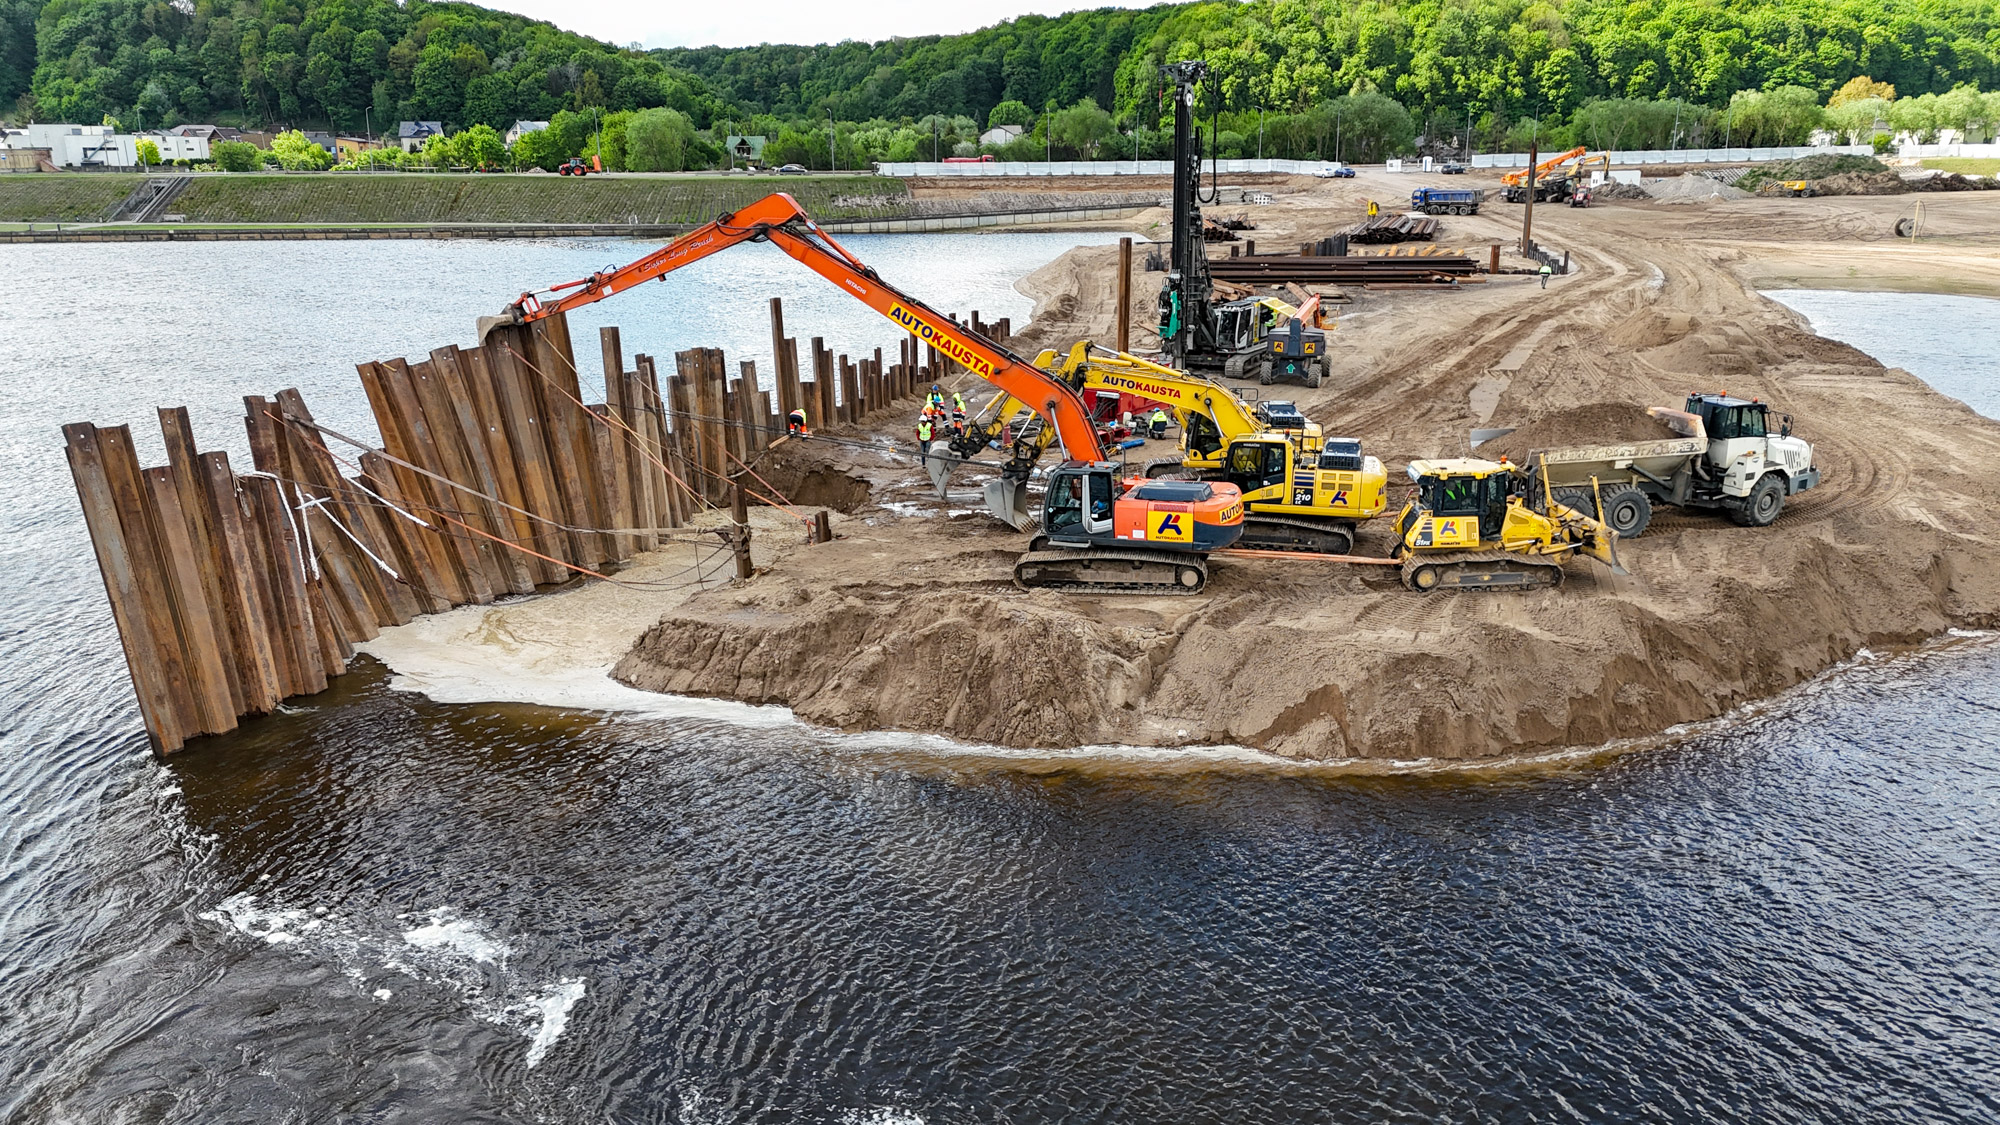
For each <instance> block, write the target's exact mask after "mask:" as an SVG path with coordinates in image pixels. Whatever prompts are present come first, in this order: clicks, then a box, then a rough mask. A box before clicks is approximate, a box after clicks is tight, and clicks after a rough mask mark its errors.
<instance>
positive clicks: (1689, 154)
mask: <svg viewBox="0 0 2000 1125" xmlns="http://www.w3.org/2000/svg"><path fill="white" fill-rule="evenodd" d="M1931 147H1934V148H1936V147H1953V148H1981V147H1988V146H1982V145H1952V146H1937V145H1933V146H1931ZM1874 151H1875V150H1874V149H1872V148H1870V147H1869V146H1867V145H1820V146H1818V147H1813V146H1810V145H1799V146H1796V147H1792V148H1676V149H1640V150H1633V151H1624V152H1620V151H1613V152H1612V153H1610V154H1609V155H1610V157H1611V163H1613V164H1642V165H1643V164H1756V163H1761V162H1763V161H1766V160H1797V159H1798V158H1799V157H1801V156H1811V155H1813V154H1814V153H1831V152H1837V153H1846V154H1848V155H1850V156H1867V155H1870V154H1871V153H1873V152H1874ZM1554 155H1555V153H1552V152H1546V153H1542V154H1541V159H1543V160H1547V159H1548V158H1550V157H1551V156H1554ZM1593 155H1594V154H1593ZM1472 166H1473V167H1474V168H1526V167H1527V166H1528V154H1527V153H1525V152H1491V153H1481V154H1480V155H1478V156H1475V157H1473V158H1472Z"/></svg>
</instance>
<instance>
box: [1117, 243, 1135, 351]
mask: <svg viewBox="0 0 2000 1125" xmlns="http://www.w3.org/2000/svg"><path fill="white" fill-rule="evenodd" d="M1118 350H1119V351H1121V352H1129V351H1131V350H1132V239H1131V238H1129V237H1126V238H1121V239H1119V240H1118Z"/></svg>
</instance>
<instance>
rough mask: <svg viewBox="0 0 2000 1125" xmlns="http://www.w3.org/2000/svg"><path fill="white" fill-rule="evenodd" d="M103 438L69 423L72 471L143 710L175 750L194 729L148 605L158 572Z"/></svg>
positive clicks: (150, 731)
mask: <svg viewBox="0 0 2000 1125" xmlns="http://www.w3.org/2000/svg"><path fill="white" fill-rule="evenodd" d="M99 438H100V435H99V432H98V429H97V427H96V426H93V425H91V424H90V423H88V422H77V423H73V424H71V425H67V426H64V427H63V444H64V451H65V452H66V453H67V454H68V456H69V468H70V475H71V476H72V477H74V478H75V480H76V495H77V500H78V501H79V502H81V504H82V506H83V519H84V523H85V525H86V526H88V527H89V529H90V543H91V547H92V548H93V549H94V550H95V551H96V552H97V569H98V573H99V574H101V575H102V576H103V578H104V593H105V597H106V598H107V599H108V600H109V601H110V602H111V617H112V620H113V621H115V622H116V623H117V626H118V642H119V644H120V645H121V646H123V648H124V650H125V667H126V670H127V671H128V672H129V673H130V674H131V677H132V691H133V693H134V694H135V695H136V696H137V697H138V701H139V715H140V717H141V718H142V719H144V720H145V724H146V734H147V736H148V737H149V738H150V739H151V740H152V743H153V752H154V753H156V754H171V753H172V752H174V751H175V750H178V749H180V748H181V745H182V744H183V743H184V742H186V740H187V735H188V733H189V731H188V728H187V726H186V725H184V723H183V720H182V718H181V714H180V708H179V704H178V701H177V700H176V699H175V692H176V688H175V684H174V682H173V679H172V677H171V676H170V675H169V674H168V665H167V638H165V637H163V636H161V630H160V629H159V627H158V625H157V624H156V622H155V615H154V614H153V613H152V612H150V611H149V609H148V605H147V601H148V597H147V594H148V587H149V586H150V585H151V583H152V578H150V577H149V576H148V575H146V574H145V573H144V572H143V570H142V567H144V566H145V565H146V563H145V560H144V558H143V556H142V555H141V553H140V552H138V551H135V550H134V544H133V543H132V542H131V539H130V537H128V536H127V535H126V534H125V528H124V524H123V522H122V521H121V520H120V519H119V513H118V507H119V506H118V501H117V498H116V496H115V495H114V494H113V491H112V488H111V482H110V479H109V476H108V474H107V473H106V471H105V466H104V457H103V450H102V446H101V443H100V440H99Z"/></svg>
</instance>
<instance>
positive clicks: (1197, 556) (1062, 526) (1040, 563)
mask: <svg viewBox="0 0 2000 1125" xmlns="http://www.w3.org/2000/svg"><path fill="white" fill-rule="evenodd" d="M742 242H768V243H770V244H771V245H773V246H776V247H777V248H778V249H780V250H783V251H784V252H785V253H787V254H789V255H791V256H792V257H793V258H796V259H797V260H798V261H800V262H801V263H803V264H804V265H805V266H806V268H808V269H810V270H812V271H813V272H814V273H817V274H819V275H820V276H821V277H823V278H825V279H826V280H828V281H830V282H832V283H833V284H834V285H835V286H837V287H839V288H840V289H841V290H842V291H843V292H846V293H847V294H849V295H850V296H853V297H855V298H856V299H858V300H860V301H861V302H862V303H863V304H865V305H867V306H868V307H869V308H871V309H874V310H875V311H876V312H878V313H881V314H882V315H883V316H886V317H888V318H889V319H890V320H892V321H894V322H895V323H896V324H897V325H898V326H899V327H901V328H902V329H903V330H904V331H906V332H908V333H910V334H911V335H912V336H915V337H916V338H917V339H919V340H922V341H923V342H925V343H927V344H930V345H931V346H933V347H935V348H936V349H937V350H938V351H940V352H943V353H944V354H945V355H948V356H950V357H951V358H952V359H954V360H956V361H957V362H958V363H960V364H962V365H963V366H964V367H965V368H966V369H967V370H968V371H971V372H973V373H974V374H976V375H978V376H979V377H980V378H982V379H985V380H986V381H987V382H989V383H991V384H993V385H994V386H995V387H998V388H999V389H1000V390H1002V391H1005V392H1006V393H1007V394H1009V395H1011V396H1013V397H1014V398H1015V399H1016V400H1018V401H1020V402H1021V403H1023V404H1025V405H1026V406H1028V407H1029V408H1030V409H1032V410H1034V411H1035V412H1036V413H1037V414H1040V415H1041V416H1042V418H1043V420H1044V421H1045V422H1047V423H1048V424H1049V425H1050V426H1052V427H1054V429H1055V431H1056V436H1057V438H1058V439H1059V440H1060V441H1061V442H1062V444H1063V450H1064V454H1065V460H1064V461H1063V463H1062V464H1061V465H1059V466H1057V467H1056V468H1054V469H1053V470H1051V471H1050V472H1049V474H1048V481H1047V487H1046V490H1045V492H1044V494H1043V503H1042V516H1041V531H1040V532H1039V533H1038V534H1037V535H1035V537H1034V539H1033V541H1032V542H1031V544H1030V546H1029V550H1028V553H1027V554H1025V555H1022V556H1021V558H1020V559H1019V561H1017V562H1016V563H1015V565H1014V581H1015V582H1016V583H1018V584H1019V585H1021V586H1023V587H1027V588H1035V589H1038V588H1053V589H1068V590H1081V591H1087V592H1113V593H1115V592H1131V593H1184V594H1192V593H1195V592H1197V591H1199V590H1200V589H1201V588H1202V586H1203V585H1204V584H1206V582H1207V581H1208V562H1207V555H1208V553H1209V552H1210V551H1216V550H1220V549H1222V548H1224V547H1228V546H1230V545H1232V544H1233V543H1235V542H1236V540H1237V538H1238V537H1239V536H1241V535H1242V534H1243V501H1242V494H1241V492H1240V491H1239V490H1238V489H1237V488H1236V486H1235V485H1232V484H1227V483H1223V482H1209V481H1166V480H1147V479H1145V478H1144V477H1143V476H1139V475H1133V476H1129V477H1122V478H1121V471H1120V470H1121V466H1119V465H1118V464H1116V463H1114V462H1112V461H1110V460H1108V459H1107V458H1106V457H1105V455H1104V449H1103V447H1102V446H1101V445H1100V444H1099V442H1098V437H1097V428H1096V426H1095V425H1094V424H1093V423H1092V421H1091V417H1090V411H1089V410H1088V409H1087V408H1086V407H1085V406H1084V403H1083V399H1082V398H1080V397H1079V396H1078V395H1077V392H1076V391H1075V390H1074V389H1072V388H1071V387H1070V385H1069V384H1068V383H1067V382H1065V381H1064V380H1062V379H1060V378H1058V377H1056V376H1054V375H1051V374H1049V373H1048V372H1046V371H1043V370H1042V369H1040V368H1038V367H1036V366H1035V365H1034V364H1032V363H1029V362H1028V361H1027V360H1025V359H1022V358H1021V357H1020V356H1018V355H1015V354H1014V353H1013V352H1010V351H1008V350H1007V349H1006V348H1004V347H1002V346H1001V345H999V344H997V343H994V342H993V341H992V340H989V339H987V338H986V337H985V336H983V335H980V334H979V333H977V332H974V331H972V329H971V328H969V327H967V326H965V325H962V324H958V323H956V322H954V321H953V320H952V319H951V318H950V317H948V316H946V315H944V314H943V313H940V312H938V311H937V310H936V309H933V308H931V307H930V306H929V305H926V304H924V303H923V302H922V301H919V300H917V299H916V298H914V297H911V296H910V295H908V294H907V293H904V292H903V291H902V290H900V289H897V288H896V287H895V286H893V285H890V284H888V283H887V282H885V281H883V280H882V279H881V278H880V277H879V276H877V275H876V273H875V271H874V270H873V269H871V268H869V267H868V266H867V265H865V264H863V263H862V262H861V260H860V259H858V258H856V257H855V256H854V255H852V254H850V253H848V252H847V250H846V249H845V248H844V247H842V246H841V245H840V243H838V242H836V241H834V240H833V238H832V237H831V236H829V235H828V234H827V233H826V232H825V231H822V230H821V229H820V228H819V226H818V225H817V224H815V223H814V222H813V221H812V219H811V218H810V217H808V216H807V215H806V213H805V210H804V208H802V207H800V206H799V204H798V201H797V200H795V199H793V198H792V197H791V196H790V195H787V194H785V193H784V192H776V193H774V194H771V195H768V196H766V197H764V198H763V199H760V200H758V201H757V202H755V203H752V204H750V205H749V206H747V207H745V208H743V209H742V210H739V211H736V212H733V213H731V214H727V215H724V216H722V217H721V218H719V219H716V220H715V221H714V222H711V223H708V224H706V225H704V226H702V227H699V228H697V229H695V230H693V231H690V232H689V233H687V234H684V235H682V236H681V237H679V238H676V239H674V240H673V241H672V242H669V243H668V244H666V245H665V246H662V247H661V248H660V249H658V250H655V251H654V252H652V253H651V254H648V255H646V256H645V257H643V258H640V259H639V260H638V261H636V262H632V263H630V264H628V265H624V266H620V267H618V268H616V269H611V270H604V271H600V272H598V273H594V274H591V275H590V276H589V277H587V278H583V279H582V280H579V281H567V282H563V283H562V284H560V285H555V286H551V287H550V288H548V289H544V290H541V291H539V292H535V293H523V294H521V297H520V299H519V300H517V301H515V302H514V303H513V304H511V305H508V306H507V308H506V310H505V311H504V312H502V313H501V314H500V315H499V316H497V317H481V318H480V322H479V335H480V338H481V339H482V340H483V339H484V338H485V337H486V335H487V333H489V332H491V331H492V330H493V329H494V328H496V327H501V326H505V325H528V324H533V323H534V322H535V321H538V320H541V319H543V318H544V317H549V316H554V315H555V314H557V313H561V312H567V311H569V310H570V309H574V308H578V307H581V306H583V305H587V304H590V303H591V302H593V301H601V300H603V299H604V298H606V297H609V296H611V295H613V294H615V293H622V292H624V291H625V290H627V289H630V288H632V287H633V286H635V285H638V284H639V283H641V282H645V281H653V280H656V279H658V278H662V277H664V276H666V275H667V274H669V273H672V272H673V271H674V270H677V269H679V268H680V267H682V266H685V265H687V264H689V263H691V262H698V261H700V260H701V259H703V258H706V257H708V256H709V255H711V254H714V253H716V252H718V251H721V250H726V249H728V248H729V247H731V246H735V245H737V244H738V243H742ZM1033 469H1034V465H1033V461H1032V460H1025V461H1024V460H1023V459H1022V458H1021V456H1020V455H1019V454H1016V455H1014V456H1013V457H1012V458H1010V460H1009V461H1008V462H1007V463H1006V464H1004V465H1003V466H1001V471H1000V479H999V480H997V481H994V482H992V483H991V484H989V485H988V486H987V490H986V499H987V505H988V506H989V507H990V508H992V509H993V511H994V514H995V515H996V516H999V517H1000V518H1001V519H1003V520H1005V521H1007V522H1008V523H1010V524H1012V525H1013V526H1014V527H1015V528H1017V529H1019V528H1021V527H1023V526H1024V524H1025V523H1026V522H1028V521H1027V520H1026V519H1025V517H1026V514H1027V506H1026V503H1025V496H1024V495H1023V493H1024V490H1025V487H1026V484H1027V481H1028V477H1029V475H1030V474H1031V473H1032V472H1033Z"/></svg>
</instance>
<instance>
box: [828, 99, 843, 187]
mask: <svg viewBox="0 0 2000 1125" xmlns="http://www.w3.org/2000/svg"><path fill="white" fill-rule="evenodd" d="M839 143H840V125H839V123H838V122H836V121H834V119H833V110H832V109H831V108H829V109H828V110H827V111H826V167H827V170H828V171H830V172H838V171H840V153H839V151H838V150H837V149H836V148H835V146H836V145H838V144H839Z"/></svg>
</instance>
